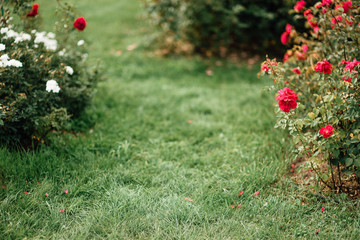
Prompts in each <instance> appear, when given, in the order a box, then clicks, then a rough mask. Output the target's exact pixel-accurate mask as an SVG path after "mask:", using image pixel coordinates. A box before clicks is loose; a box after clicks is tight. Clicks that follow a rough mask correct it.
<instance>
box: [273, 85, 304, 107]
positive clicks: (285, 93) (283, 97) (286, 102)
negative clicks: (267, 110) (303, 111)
mask: <svg viewBox="0 0 360 240" xmlns="http://www.w3.org/2000/svg"><path fill="white" fill-rule="evenodd" d="M278 93H279V95H277V97H276V101H278V102H279V107H280V109H281V110H283V111H284V112H290V109H295V108H296V107H297V102H296V101H298V100H299V98H298V96H297V95H296V93H294V92H293V91H292V90H291V89H289V88H287V87H285V88H283V89H282V90H280V91H278Z"/></svg>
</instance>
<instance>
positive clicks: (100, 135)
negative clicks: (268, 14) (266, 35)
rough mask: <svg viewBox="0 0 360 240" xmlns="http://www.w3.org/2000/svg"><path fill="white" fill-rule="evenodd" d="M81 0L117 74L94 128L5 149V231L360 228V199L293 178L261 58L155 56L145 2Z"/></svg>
mask: <svg viewBox="0 0 360 240" xmlns="http://www.w3.org/2000/svg"><path fill="white" fill-rule="evenodd" d="M39 2H40V6H41V7H40V10H41V8H42V9H43V11H44V12H45V10H46V12H50V10H51V9H53V7H54V4H53V3H51V4H50V3H47V1H45V0H41V1H39ZM75 2H76V5H77V6H78V8H79V10H81V12H82V13H83V15H84V16H85V17H86V18H87V20H88V27H87V28H86V30H85V32H83V33H81V34H84V37H85V39H86V40H87V44H88V46H89V48H90V50H91V54H90V60H91V61H94V62H95V61H96V59H98V58H99V59H101V60H102V62H103V67H104V68H105V70H106V73H107V74H106V81H105V82H102V83H101V84H100V86H99V89H98V94H97V97H96V100H95V106H94V107H93V108H92V109H91V110H90V111H91V113H92V114H93V115H94V116H95V117H96V119H97V120H96V126H94V128H93V129H90V130H89V131H87V132H85V133H84V135H80V136H78V137H76V138H75V137H74V136H73V135H70V134H69V135H65V136H62V137H59V138H53V139H52V140H53V141H54V142H53V145H51V146H43V147H41V148H40V149H39V150H37V151H36V152H22V153H16V152H10V151H8V150H6V149H0V174H1V176H2V177H1V180H0V181H2V184H3V185H4V186H5V189H2V190H0V201H1V202H0V236H1V239H23V238H28V239H103V238H109V239H295V238H300V239H301V238H302V239H317V238H318V239H358V236H359V234H360V214H359V207H354V205H353V203H352V202H349V201H341V203H339V204H335V203H323V202H319V201H317V199H315V198H314V197H312V196H311V195H308V194H307V193H306V192H305V191H304V190H299V189H298V188H296V187H294V185H293V184H291V182H290V181H289V180H286V178H284V177H283V175H284V174H285V173H286V169H287V165H288V164H289V161H288V160H286V158H285V154H286V153H288V149H289V146H288V145H287V140H286V138H285V136H284V134H283V133H281V132H279V131H278V130H275V129H274V128H273V125H274V121H275V120H274V117H273V114H272V104H273V103H274V97H273V96H269V94H267V93H263V92H261V89H262V88H263V87H264V86H265V85H266V84H267V83H266V82H265V80H260V79H257V78H256V70H253V71H249V70H247V68H246V67H243V68H241V67H240V68H239V67H235V66H233V65H232V64H226V63H225V64H224V65H223V66H222V67H217V68H215V69H214V75H213V76H211V77H209V76H207V75H206V74H205V70H206V68H207V65H206V64H205V63H204V61H201V60H199V59H196V58H193V59H187V58H183V57H173V58H158V57H155V56H153V55H152V54H151V52H149V51H147V50H146V45H147V44H148V38H149V36H150V35H151V34H152V31H153V29H151V27H150V26H149V25H147V23H146V22H144V21H143V20H142V19H141V18H140V16H141V15H142V14H143V10H142V8H141V5H140V3H139V2H137V1H128V0H121V1H119V0H106V1H105V0H104V1H101V4H99V1H95V0H91V1H90V0H88V1H85V0H81V1H79V0H78V1H75ZM49 4H50V5H49ZM44 18H45V20H46V19H50V15H49V14H48V15H46V14H45V16H44ZM49 22H51V20H49ZM45 27H48V26H45ZM133 43H137V44H139V47H138V48H137V49H136V50H134V51H127V50H125V49H126V46H128V45H130V44H133ZM119 50H122V51H123V54H122V55H121V56H115V55H114V53H115V52H116V51H119ZM188 120H191V121H192V122H191V123H189V122H188ZM37 182H39V184H37ZM65 189H68V191H69V193H68V194H65V193H64V190H65ZM240 190H243V191H244V194H243V195H242V196H241V197H238V196H237V194H238V193H239V191H240ZM25 191H27V192H30V193H31V194H30V195H27V194H24V192H25ZM255 191H260V194H259V195H258V196H253V193H254V192H255ZM45 193H49V196H48V197H45ZM186 197H187V198H191V199H193V200H194V201H193V202H189V201H186V200H185V198H186ZM239 203H241V204H242V206H241V208H238V209H229V208H228V207H229V205H236V204H239ZM324 206H325V207H326V210H325V211H324V212H321V211H320V209H321V208H322V207H324ZM60 209H65V211H64V212H63V213H61V212H59V210H60ZM317 229H318V230H319V234H318V235H316V234H315V232H316V230H317Z"/></svg>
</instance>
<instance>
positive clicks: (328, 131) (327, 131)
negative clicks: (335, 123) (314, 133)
mask: <svg viewBox="0 0 360 240" xmlns="http://www.w3.org/2000/svg"><path fill="white" fill-rule="evenodd" d="M333 130H334V128H333V127H332V126H331V125H327V126H326V127H324V128H321V129H320V131H319V134H321V135H323V136H324V138H328V137H330V136H331V135H333Z"/></svg>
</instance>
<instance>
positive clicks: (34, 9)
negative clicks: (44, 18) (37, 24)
mask: <svg viewBox="0 0 360 240" xmlns="http://www.w3.org/2000/svg"><path fill="white" fill-rule="evenodd" d="M38 9H39V4H38V3H35V4H33V5H32V10H31V12H29V13H28V14H26V16H27V17H35V16H36V15H38Z"/></svg>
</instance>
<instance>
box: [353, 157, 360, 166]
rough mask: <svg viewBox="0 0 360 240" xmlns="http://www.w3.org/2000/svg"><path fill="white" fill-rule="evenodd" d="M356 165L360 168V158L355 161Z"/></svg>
mask: <svg viewBox="0 0 360 240" xmlns="http://www.w3.org/2000/svg"><path fill="white" fill-rule="evenodd" d="M354 165H355V166H356V167H360V158H357V159H355V160H354Z"/></svg>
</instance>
